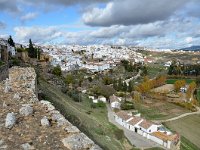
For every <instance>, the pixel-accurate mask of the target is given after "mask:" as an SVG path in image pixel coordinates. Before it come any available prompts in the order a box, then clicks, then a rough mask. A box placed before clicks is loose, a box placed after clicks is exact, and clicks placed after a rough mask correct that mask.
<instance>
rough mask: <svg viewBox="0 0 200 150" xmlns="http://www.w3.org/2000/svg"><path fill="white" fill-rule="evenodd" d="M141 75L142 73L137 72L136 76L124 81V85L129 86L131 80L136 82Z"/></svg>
mask: <svg viewBox="0 0 200 150" xmlns="http://www.w3.org/2000/svg"><path fill="white" fill-rule="evenodd" d="M141 73H142V71H141V70H139V72H138V74H137V75H136V76H134V77H131V78H130V79H126V80H125V82H126V84H129V82H130V81H132V80H136V79H137V78H139V77H140V75H141Z"/></svg>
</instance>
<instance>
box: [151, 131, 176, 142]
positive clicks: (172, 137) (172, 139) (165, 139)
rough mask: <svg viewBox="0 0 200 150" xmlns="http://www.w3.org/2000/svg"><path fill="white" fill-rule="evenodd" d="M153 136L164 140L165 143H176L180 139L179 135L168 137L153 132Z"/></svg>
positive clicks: (164, 134) (161, 133)
mask: <svg viewBox="0 0 200 150" xmlns="http://www.w3.org/2000/svg"><path fill="white" fill-rule="evenodd" d="M151 135H153V136H155V137H157V138H159V139H161V140H163V141H174V140H176V139H177V138H178V135H177V134H173V135H167V134H166V133H163V132H153V133H152V134H151Z"/></svg>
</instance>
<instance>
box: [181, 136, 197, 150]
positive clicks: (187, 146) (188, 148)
mask: <svg viewBox="0 0 200 150" xmlns="http://www.w3.org/2000/svg"><path fill="white" fill-rule="evenodd" d="M180 148H181V150H199V149H200V148H198V147H197V146H196V145H194V144H193V143H191V142H190V141H189V140H188V139H186V138H185V137H184V136H181V147H180Z"/></svg>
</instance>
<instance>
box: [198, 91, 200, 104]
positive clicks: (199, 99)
mask: <svg viewBox="0 0 200 150" xmlns="http://www.w3.org/2000/svg"><path fill="white" fill-rule="evenodd" d="M197 100H198V101H199V103H200V89H198V90H197Z"/></svg>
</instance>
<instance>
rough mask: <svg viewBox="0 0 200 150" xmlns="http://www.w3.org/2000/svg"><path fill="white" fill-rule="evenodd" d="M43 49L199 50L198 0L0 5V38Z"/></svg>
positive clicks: (5, 0)
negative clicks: (97, 46) (196, 47)
mask: <svg viewBox="0 0 200 150" xmlns="http://www.w3.org/2000/svg"><path fill="white" fill-rule="evenodd" d="M8 35H12V36H13V38H14V40H15V41H16V42H20V43H26V42H28V40H29V39H30V38H31V39H32V41H33V42H35V43H40V44H60V43H61V44H84V45H87V44H120V45H134V46H147V47H152V48H182V47H187V46H192V45H200V0H0V37H3V38H7V36H8Z"/></svg>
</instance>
